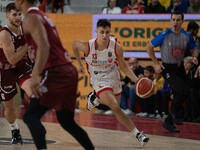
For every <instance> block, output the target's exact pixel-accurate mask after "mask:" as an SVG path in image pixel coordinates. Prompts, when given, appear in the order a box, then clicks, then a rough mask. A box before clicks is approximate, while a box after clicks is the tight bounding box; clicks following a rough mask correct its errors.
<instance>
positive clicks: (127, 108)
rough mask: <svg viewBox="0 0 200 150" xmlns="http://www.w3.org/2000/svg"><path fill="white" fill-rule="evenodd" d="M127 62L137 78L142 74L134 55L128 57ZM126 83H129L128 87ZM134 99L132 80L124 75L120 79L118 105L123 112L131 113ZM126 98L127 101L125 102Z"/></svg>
mask: <svg viewBox="0 0 200 150" xmlns="http://www.w3.org/2000/svg"><path fill="white" fill-rule="evenodd" d="M128 64H129V66H130V68H131V69H132V70H133V72H134V73H135V75H136V76H138V77H139V78H141V77H142V76H143V73H144V68H143V67H142V66H140V65H139V63H138V59H137V58H136V57H131V58H129V60H128ZM128 83H130V87H129V86H128ZM135 99H136V94H135V91H134V82H132V81H131V79H130V78H129V77H128V76H125V78H124V79H123V80H122V93H121V99H120V106H121V108H122V109H123V110H124V113H125V114H127V115H131V114H133V112H134V104H135ZM127 100H129V101H128V102H127ZM127 104H128V105H127Z"/></svg>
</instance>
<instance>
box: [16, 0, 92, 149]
mask: <svg viewBox="0 0 200 150" xmlns="http://www.w3.org/2000/svg"><path fill="white" fill-rule="evenodd" d="M35 3H36V0H15V4H16V7H17V8H18V9H19V10H22V12H23V13H24V16H25V17H24V20H23V29H24V30H23V31H24V34H25V37H26V41H27V43H28V45H29V47H30V48H31V50H32V54H33V55H34V67H33V71H32V76H31V90H32V96H31V98H30V103H29V106H28V108H27V111H26V113H25V115H24V118H23V119H24V122H25V123H26V124H27V126H28V128H29V130H30V132H31V135H32V137H33V140H34V142H35V145H36V148H37V149H40V150H41V149H43V150H44V149H47V146H46V140H45V134H46V130H45V128H44V126H43V125H42V123H41V121H40V119H41V117H42V116H43V115H44V114H45V113H46V112H47V111H48V110H49V109H55V111H56V115H57V119H58V122H59V123H60V125H61V126H62V127H63V128H64V129H65V130H66V131H67V132H69V133H70V134H71V135H72V136H73V137H74V138H75V139H76V140H77V141H78V142H79V143H80V144H81V145H82V146H83V147H84V148H85V149H86V150H94V149H95V148H94V146H93V144H92V142H91V141H90V138H89V137H88V135H87V133H86V132H85V131H84V130H83V129H82V128H81V127H80V126H79V125H78V124H77V123H76V122H75V120H74V110H75V106H76V97H77V85H78V73H77V70H76V68H75V67H74V66H73V65H72V63H71V60H70V57H69V55H68V53H67V51H66V50H65V49H64V48H63V45H62V43H61V41H60V38H59V36H58V33H57V30H56V27H55V26H54V24H53V22H52V21H51V20H50V19H49V18H48V17H47V16H46V15H45V14H44V13H43V12H41V11H39V9H38V8H37V7H36V5H35Z"/></svg>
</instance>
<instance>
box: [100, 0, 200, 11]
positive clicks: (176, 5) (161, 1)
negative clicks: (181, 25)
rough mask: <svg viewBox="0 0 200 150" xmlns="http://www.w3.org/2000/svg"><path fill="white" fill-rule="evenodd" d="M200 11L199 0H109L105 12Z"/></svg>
mask: <svg viewBox="0 0 200 150" xmlns="http://www.w3.org/2000/svg"><path fill="white" fill-rule="evenodd" d="M174 11H179V12H182V13H191V14H196V13H200V1H199V0H171V1H169V0H108V3H107V6H106V7H105V8H103V12H102V13H103V14H120V13H122V14H143V13H149V14H157V13H172V12H174Z"/></svg>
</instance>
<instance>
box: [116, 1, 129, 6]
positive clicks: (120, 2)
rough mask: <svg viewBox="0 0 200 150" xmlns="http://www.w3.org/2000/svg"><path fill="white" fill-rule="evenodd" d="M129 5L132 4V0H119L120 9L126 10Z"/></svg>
mask: <svg viewBox="0 0 200 150" xmlns="http://www.w3.org/2000/svg"><path fill="white" fill-rule="evenodd" d="M128 3H130V0H118V1H117V6H118V7H120V8H124V7H125V6H126V5H127V4H128Z"/></svg>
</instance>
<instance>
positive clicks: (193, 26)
mask: <svg viewBox="0 0 200 150" xmlns="http://www.w3.org/2000/svg"><path fill="white" fill-rule="evenodd" d="M198 31H199V25H198V24H197V23H196V22H195V21H190V22H189V23H188V25H187V32H189V33H190V34H191V35H192V37H193V38H194V41H195V44H196V46H197V49H198V50H199V57H198V61H199V63H200V37H198ZM188 56H189V55H188Z"/></svg>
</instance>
